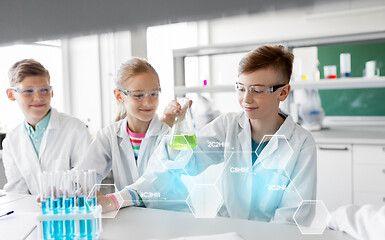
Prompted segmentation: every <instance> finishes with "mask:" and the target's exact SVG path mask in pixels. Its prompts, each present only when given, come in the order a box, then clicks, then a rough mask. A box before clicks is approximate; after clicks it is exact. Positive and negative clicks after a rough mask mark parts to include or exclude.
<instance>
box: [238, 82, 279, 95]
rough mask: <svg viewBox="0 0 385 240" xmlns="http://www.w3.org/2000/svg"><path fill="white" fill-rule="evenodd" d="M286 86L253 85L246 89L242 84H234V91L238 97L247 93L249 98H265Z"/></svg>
mask: <svg viewBox="0 0 385 240" xmlns="http://www.w3.org/2000/svg"><path fill="white" fill-rule="evenodd" d="M283 86H286V84H280V85H274V86H261V85H253V86H250V87H246V86H245V85H243V84H242V83H239V82H237V83H235V90H236V91H237V93H238V95H239V96H244V95H245V94H246V92H247V91H248V92H249V93H250V95H251V96H256V97H258V96H266V95H269V94H271V93H273V92H275V91H277V89H279V88H281V87H283Z"/></svg>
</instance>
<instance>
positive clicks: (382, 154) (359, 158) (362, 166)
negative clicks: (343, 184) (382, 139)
mask: <svg viewBox="0 0 385 240" xmlns="http://www.w3.org/2000/svg"><path fill="white" fill-rule="evenodd" d="M353 186H354V187H353V201H354V203H355V204H358V205H363V204H367V203H371V204H376V205H380V204H385V145H354V147H353Z"/></svg>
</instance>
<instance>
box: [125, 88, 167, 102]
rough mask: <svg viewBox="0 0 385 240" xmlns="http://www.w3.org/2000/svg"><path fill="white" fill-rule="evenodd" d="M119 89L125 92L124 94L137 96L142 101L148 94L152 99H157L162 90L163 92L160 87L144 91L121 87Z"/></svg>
mask: <svg viewBox="0 0 385 240" xmlns="http://www.w3.org/2000/svg"><path fill="white" fill-rule="evenodd" d="M118 89H119V91H121V92H122V93H124V95H126V96H130V97H133V98H135V99H136V100H138V101H142V100H143V99H145V98H146V97H147V96H150V97H151V99H157V98H158V97H159V94H160V92H161V89H160V88H158V89H154V90H150V91H143V90H138V91H130V90H126V89H121V88H118Z"/></svg>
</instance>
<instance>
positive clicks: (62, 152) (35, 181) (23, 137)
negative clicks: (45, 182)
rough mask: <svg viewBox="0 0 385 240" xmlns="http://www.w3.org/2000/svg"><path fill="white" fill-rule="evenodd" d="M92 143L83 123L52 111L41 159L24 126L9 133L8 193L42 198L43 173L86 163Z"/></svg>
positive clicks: (6, 155) (5, 155)
mask: <svg viewBox="0 0 385 240" xmlns="http://www.w3.org/2000/svg"><path fill="white" fill-rule="evenodd" d="M90 143H91V136H90V134H89V132H88V129H87V127H86V126H85V124H84V123H82V122H81V121H80V120H79V119H77V118H74V117H71V116H69V115H66V114H64V113H59V112H57V110H56V109H54V108H51V117H50V120H49V123H48V126H47V129H46V130H45V132H44V135H43V138H42V141H41V145H40V150H39V156H37V155H36V152H35V149H34V147H33V145H32V142H31V139H30V138H29V135H28V132H27V130H26V129H25V123H24V122H22V123H21V124H19V125H18V126H17V127H16V128H15V129H13V130H12V131H10V132H9V133H7V136H6V138H5V139H4V142H3V162H4V168H5V175H6V177H7V183H6V184H5V185H4V190H5V191H9V192H11V191H12V192H13V191H14V192H19V193H27V194H33V195H35V194H39V189H40V188H39V186H40V174H41V172H42V171H59V170H69V169H71V168H73V167H75V166H77V165H78V164H79V163H80V162H81V160H83V158H84V156H85V154H86V152H87V149H88V147H89V145H90Z"/></svg>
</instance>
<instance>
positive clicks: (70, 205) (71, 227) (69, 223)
mask: <svg viewBox="0 0 385 240" xmlns="http://www.w3.org/2000/svg"><path fill="white" fill-rule="evenodd" d="M74 208H75V197H69V198H68V199H66V200H64V212H65V214H71V213H73V211H74ZM64 224H65V236H66V239H75V221H74V220H65V221H64Z"/></svg>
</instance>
